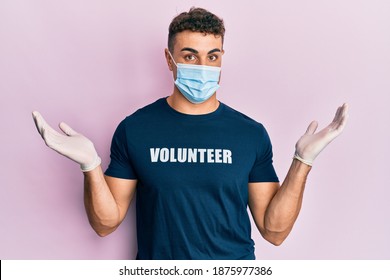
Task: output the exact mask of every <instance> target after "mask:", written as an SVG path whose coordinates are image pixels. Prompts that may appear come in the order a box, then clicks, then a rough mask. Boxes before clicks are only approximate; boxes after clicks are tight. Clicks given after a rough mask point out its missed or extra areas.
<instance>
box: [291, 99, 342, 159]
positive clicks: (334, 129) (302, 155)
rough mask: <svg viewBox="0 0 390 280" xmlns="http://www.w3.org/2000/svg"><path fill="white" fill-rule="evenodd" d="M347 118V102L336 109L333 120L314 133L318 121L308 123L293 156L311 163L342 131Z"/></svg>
mask: <svg viewBox="0 0 390 280" xmlns="http://www.w3.org/2000/svg"><path fill="white" fill-rule="evenodd" d="M347 119H348V104H346V103H344V104H343V105H342V106H340V107H339V108H338V109H337V112H336V115H335V117H334V119H333V121H332V122H331V123H330V124H329V125H328V126H327V127H325V128H324V129H323V130H321V131H319V132H317V133H315V134H314V132H315V131H316V130H317V127H318V123H317V122H316V121H313V122H311V123H310V125H309V127H308V128H307V130H306V133H305V134H304V135H303V136H302V137H301V138H300V139H299V140H298V142H297V144H296V145H295V156H294V158H296V159H298V160H299V161H302V162H303V163H305V164H307V165H310V166H311V165H312V164H313V161H314V159H315V158H316V157H317V156H318V154H319V153H320V152H321V151H322V150H323V149H324V148H325V147H326V146H327V145H328V144H329V143H330V142H332V141H333V140H334V139H335V138H336V137H337V136H339V135H340V134H341V132H342V131H343V129H344V127H345V124H346V123H347Z"/></svg>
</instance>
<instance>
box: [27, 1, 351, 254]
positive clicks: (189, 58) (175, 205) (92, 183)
mask: <svg viewBox="0 0 390 280" xmlns="http://www.w3.org/2000/svg"><path fill="white" fill-rule="evenodd" d="M224 33H225V28H224V25H223V21H222V20H221V19H220V18H218V17H217V16H215V15H214V14H212V13H210V12H208V11H206V10H204V9H200V8H192V9H191V10H190V11H189V12H188V13H186V12H185V13H182V14H180V15H178V16H177V17H176V18H174V19H173V21H172V23H171V24H170V27H169V36H168V49H165V57H166V61H167V64H168V68H169V70H170V71H172V72H173V79H174V81H175V83H174V87H173V93H172V94H171V95H170V96H169V97H167V98H161V99H159V100H157V101H156V102H154V103H152V104H150V105H148V106H146V107H144V108H142V109H140V110H138V111H137V112H135V113H134V114H132V115H130V116H128V117H127V118H125V119H124V120H123V121H122V122H121V123H120V124H119V126H118V128H117V130H116V132H115V134H114V137H113V140H112V146H111V162H110V165H109V167H108V169H107V170H106V172H105V174H103V171H102V169H101V166H100V162H101V161H100V158H99V156H98V154H97V152H96V151H95V149H94V146H93V144H92V142H91V141H90V140H88V139H87V138H85V137H84V136H83V135H81V134H79V133H77V132H75V131H74V130H72V129H71V128H70V127H69V126H68V125H66V124H64V123H61V124H60V128H61V130H62V131H63V132H64V133H65V134H66V135H63V134H60V133H58V132H56V131H55V130H53V129H52V128H51V127H50V126H48V125H47V123H46V122H45V121H44V119H43V118H42V116H41V115H40V114H39V113H38V112H33V117H34V120H35V123H36V126H37V128H38V131H39V132H40V134H41V135H42V137H43V139H44V140H45V142H46V144H47V145H48V146H49V147H51V148H52V149H54V150H56V151H57V152H59V153H60V154H63V155H64V156H66V157H69V158H70V159H72V160H74V161H76V162H78V163H79V164H80V165H81V169H82V171H83V172H84V177H85V206H86V211H87V215H88V218H89V221H90V224H91V226H92V227H93V229H94V230H95V231H96V232H97V234H98V235H100V236H106V235H108V234H110V233H112V232H113V231H114V230H115V229H116V228H117V227H118V226H119V225H120V224H121V222H122V221H123V219H124V218H125V215H126V211H127V209H128V207H129V205H130V203H131V201H132V199H133V197H134V194H135V193H136V190H137V209H136V211H137V213H136V215H137V242H138V254H137V259H255V255H254V242H253V240H252V239H251V226H250V220H249V217H248V212H247V206H248V205H249V208H250V211H251V213H252V216H253V219H254V221H255V223H256V226H257V228H258V230H259V231H260V233H261V235H262V236H263V237H264V238H265V239H266V240H267V241H269V242H271V243H272V244H275V245H279V244H281V243H282V242H283V240H284V239H285V238H286V237H287V236H288V234H289V233H290V231H291V229H292V227H293V224H294V222H295V220H296V218H297V216H298V213H299V210H300V208H301V204H302V196H303V191H304V187H305V182H306V178H307V176H308V173H309V171H310V169H311V164H312V162H313V160H314V159H315V158H316V156H317V155H318V154H319V152H320V151H321V150H322V149H323V148H324V147H325V146H326V145H327V144H328V143H329V142H331V141H332V140H333V139H334V138H335V137H336V136H338V135H339V134H340V133H341V132H342V130H343V128H344V126H345V123H346V119H347V109H348V108H347V105H345V104H344V105H343V106H342V107H339V109H338V110H337V113H336V116H335V118H334V120H333V122H332V123H331V124H330V125H329V126H328V127H326V128H325V129H323V130H322V131H320V132H318V133H316V134H314V133H315V130H316V128H317V123H316V122H312V123H311V124H310V125H309V127H308V129H307V131H306V133H305V134H304V135H303V136H302V137H301V138H300V139H299V141H298V142H297V144H296V152H295V156H294V159H293V161H292V164H291V167H290V170H289V171H288V174H287V176H286V178H285V180H284V181H283V184H282V185H281V186H280V185H279V181H278V177H277V176H276V173H275V171H274V168H273V165H272V147H271V143H270V140H269V137H268V134H267V132H266V130H265V128H264V127H263V126H262V125H261V124H260V123H257V122H256V121H254V120H252V119H250V118H249V117H247V116H245V115H243V114H241V113H239V112H237V111H235V110H234V109H232V108H230V107H228V106H227V105H225V104H223V103H221V102H219V101H218V99H217V97H216V90H217V89H218V87H219V79H220V70H221V65H222V56H223V54H224V50H223V38H224Z"/></svg>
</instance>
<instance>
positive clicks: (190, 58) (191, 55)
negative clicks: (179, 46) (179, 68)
mask: <svg viewBox="0 0 390 280" xmlns="http://www.w3.org/2000/svg"><path fill="white" fill-rule="evenodd" d="M184 59H185V60H186V61H195V60H196V56H195V55H193V54H189V55H186V56H185V57H184Z"/></svg>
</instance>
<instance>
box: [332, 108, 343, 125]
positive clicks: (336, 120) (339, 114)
mask: <svg viewBox="0 0 390 280" xmlns="http://www.w3.org/2000/svg"><path fill="white" fill-rule="evenodd" d="M341 111H342V106H340V107H338V108H337V111H336V114H335V115H334V118H333V121H332V123H337V122H339V120H340V118H341Z"/></svg>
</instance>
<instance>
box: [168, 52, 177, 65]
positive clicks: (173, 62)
mask: <svg viewBox="0 0 390 280" xmlns="http://www.w3.org/2000/svg"><path fill="white" fill-rule="evenodd" d="M168 53H169V56H170V57H171V58H172V61H173V63H174V64H175V66H176V67H177V64H176V61H175V60H174V59H173V56H172V54H171V52H170V51H169V50H168Z"/></svg>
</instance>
